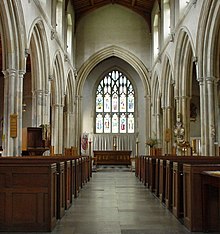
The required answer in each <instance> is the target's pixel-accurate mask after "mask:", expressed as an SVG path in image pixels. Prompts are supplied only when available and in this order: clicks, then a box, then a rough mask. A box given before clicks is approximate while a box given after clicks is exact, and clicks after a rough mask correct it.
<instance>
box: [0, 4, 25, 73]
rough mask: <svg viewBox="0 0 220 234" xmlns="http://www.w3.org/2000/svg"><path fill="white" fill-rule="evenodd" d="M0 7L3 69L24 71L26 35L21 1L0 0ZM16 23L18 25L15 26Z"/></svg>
mask: <svg viewBox="0 0 220 234" xmlns="http://www.w3.org/2000/svg"><path fill="white" fill-rule="evenodd" d="M0 8H1V11H0V21H1V23H0V25H1V31H2V35H3V37H2V48H3V70H5V69H7V68H12V69H17V70H20V71H24V70H25V45H26V44H27V43H26V42H27V37H26V33H25V28H24V25H25V23H24V15H23V10H22V6H21V1H20V0H17V1H0ZM8 12H10V14H9V13H8ZM6 22H7V24H6ZM16 25H18V27H15V26H16Z"/></svg>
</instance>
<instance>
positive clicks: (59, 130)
mask: <svg viewBox="0 0 220 234" xmlns="http://www.w3.org/2000/svg"><path fill="white" fill-rule="evenodd" d="M51 131H52V134H51V135H52V138H51V145H52V146H54V154H62V150H63V105H60V104H54V105H53V106H52V126H51Z"/></svg>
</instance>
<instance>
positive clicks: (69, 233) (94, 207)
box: [32, 167, 198, 234]
mask: <svg viewBox="0 0 220 234" xmlns="http://www.w3.org/2000/svg"><path fill="white" fill-rule="evenodd" d="M38 233H39V232H38ZM171 233H172V234H174V233H178V234H184V233H190V232H189V231H188V230H187V229H186V228H185V227H184V226H183V225H182V224H181V223H180V222H179V221H178V220H177V219H176V218H175V217H174V216H173V215H172V214H171V213H170V212H169V211H168V210H167V209H166V208H165V207H164V206H163V205H162V204H161V203H160V201H159V200H158V199H157V198H156V197H155V196H154V195H153V194H152V193H151V192H149V191H148V190H147V189H146V188H145V187H144V185H143V184H142V183H140V182H139V180H138V179H137V178H136V177H135V174H134V172H131V171H130V169H129V168H127V169H125V168H121V169H120V168H114V167H112V168H106V170H105V169H104V168H97V172H95V173H93V176H92V178H91V180H90V182H88V183H87V184H86V185H85V186H84V187H83V189H82V190H81V191H80V193H79V197H78V198H77V199H75V200H74V202H73V205H72V206H71V208H70V209H69V210H68V211H67V212H66V214H65V216H64V217H63V218H62V219H61V220H60V221H59V222H58V224H57V225H56V227H55V229H54V230H53V232H52V234H171ZM32 234H33V233H32ZM197 234H198V233H197Z"/></svg>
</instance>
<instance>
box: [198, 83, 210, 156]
mask: <svg viewBox="0 0 220 234" xmlns="http://www.w3.org/2000/svg"><path fill="white" fill-rule="evenodd" d="M197 80H198V82H199V86H200V89H199V90H200V115H201V155H208V152H209V150H208V146H207V144H206V142H208V132H207V114H206V113H207V112H208V110H207V106H206V91H205V87H206V85H205V83H204V79H203V78H198V79H197Z"/></svg>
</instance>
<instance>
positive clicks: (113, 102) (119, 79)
mask: <svg viewBox="0 0 220 234" xmlns="http://www.w3.org/2000/svg"><path fill="white" fill-rule="evenodd" d="M95 102H96V121H95V123H96V133H134V129H135V122H134V118H135V116H134V113H135V112H134V111H135V93H134V88H133V85H132V83H131V81H130V80H129V79H128V78H127V77H126V76H125V75H124V74H123V73H122V72H120V71H118V70H113V71H111V72H109V73H107V74H106V75H105V76H104V77H103V79H102V80H101V81H100V82H99V84H98V87H97V90H96V100H95Z"/></svg>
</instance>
